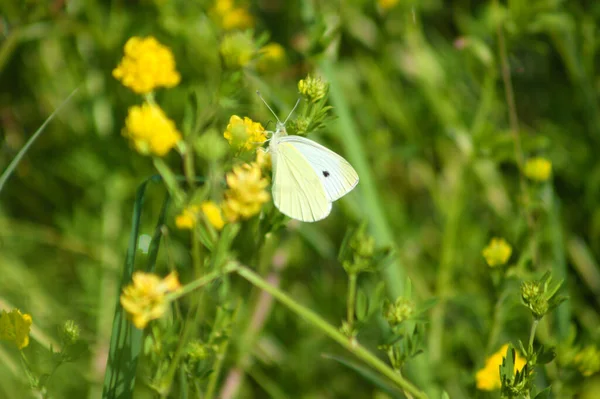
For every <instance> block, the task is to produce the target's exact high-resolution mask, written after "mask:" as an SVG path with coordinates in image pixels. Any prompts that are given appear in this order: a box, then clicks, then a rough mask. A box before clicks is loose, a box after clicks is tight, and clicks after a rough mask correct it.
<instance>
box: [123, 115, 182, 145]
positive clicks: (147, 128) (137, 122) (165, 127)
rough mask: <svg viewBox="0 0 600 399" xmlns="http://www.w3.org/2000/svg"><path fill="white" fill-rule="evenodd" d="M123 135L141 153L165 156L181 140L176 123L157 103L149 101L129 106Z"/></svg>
mask: <svg viewBox="0 0 600 399" xmlns="http://www.w3.org/2000/svg"><path fill="white" fill-rule="evenodd" d="M123 136H125V137H126V138H128V139H129V140H130V141H131V144H132V145H133V147H134V148H135V149H136V150H137V151H138V152H139V153H141V154H144V155H148V154H153V155H158V156H163V155H165V154H167V153H168V152H169V151H170V150H171V149H172V148H173V147H175V145H177V143H178V142H179V141H180V140H181V134H180V133H179V131H178V130H177V128H176V127H175V123H174V122H173V121H172V120H170V119H169V118H168V117H167V115H165V113H164V112H163V110H162V109H160V107H159V106H157V105H151V104H148V103H145V104H142V106H137V105H136V106H133V107H131V108H129V113H128V115H127V119H126V120H125V130H124V131H123Z"/></svg>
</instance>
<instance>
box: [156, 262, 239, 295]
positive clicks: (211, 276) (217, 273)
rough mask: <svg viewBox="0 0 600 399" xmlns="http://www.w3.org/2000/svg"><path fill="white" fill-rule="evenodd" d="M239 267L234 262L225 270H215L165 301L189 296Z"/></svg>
mask: <svg viewBox="0 0 600 399" xmlns="http://www.w3.org/2000/svg"><path fill="white" fill-rule="evenodd" d="M238 267H239V266H238V265H237V264H236V263H233V262H232V263H228V264H227V265H225V267H223V269H221V270H215V271H214V272H211V273H208V274H206V275H204V276H203V277H200V278H198V279H196V280H194V281H192V282H191V283H188V284H186V285H184V286H183V287H181V289H179V290H178V291H176V292H173V293H171V294H168V295H166V296H165V301H167V302H170V301H175V300H177V299H179V298H181V297H182V296H184V295H187V294H189V293H190V292H192V291H194V290H196V289H198V288H200V287H202V286H204V285H206V284H208V283H210V282H212V281H214V280H216V279H218V278H219V277H222V276H224V275H226V274H229V273H232V272H234V271H236V270H237V268H238Z"/></svg>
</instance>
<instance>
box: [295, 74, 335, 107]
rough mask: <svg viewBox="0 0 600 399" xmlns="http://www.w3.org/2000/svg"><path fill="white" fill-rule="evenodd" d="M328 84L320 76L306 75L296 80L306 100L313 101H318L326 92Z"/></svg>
mask: <svg viewBox="0 0 600 399" xmlns="http://www.w3.org/2000/svg"><path fill="white" fill-rule="evenodd" d="M328 89H329V86H328V85H327V83H325V82H323V81H322V80H321V78H315V77H314V76H311V75H308V76H307V77H306V78H305V79H302V80H301V81H299V82H298V90H299V91H300V94H302V95H303V96H304V98H306V99H307V100H308V101H311V102H313V103H315V102H317V101H319V100H320V99H322V98H323V97H325V95H326V94H327V91H328Z"/></svg>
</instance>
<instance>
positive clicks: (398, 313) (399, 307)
mask: <svg viewBox="0 0 600 399" xmlns="http://www.w3.org/2000/svg"><path fill="white" fill-rule="evenodd" d="M414 313H415V303H414V302H413V301H411V300H410V299H408V298H404V297H398V298H397V299H396V302H394V303H390V304H388V305H387V306H386V307H385V309H384V311H383V317H385V319H386V320H387V321H388V323H389V324H390V325H391V326H392V327H393V326H397V325H399V324H400V323H402V322H403V321H405V320H408V319H410V318H411V317H412V316H413V315H414Z"/></svg>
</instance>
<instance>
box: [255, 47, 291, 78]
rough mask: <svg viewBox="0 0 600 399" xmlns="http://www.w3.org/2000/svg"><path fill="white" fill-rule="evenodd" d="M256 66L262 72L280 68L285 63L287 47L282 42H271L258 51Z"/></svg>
mask: <svg viewBox="0 0 600 399" xmlns="http://www.w3.org/2000/svg"><path fill="white" fill-rule="evenodd" d="M258 55H259V59H258V62H257V63H256V68H257V69H258V70H259V71H261V72H269V71H274V70H277V69H279V68H280V67H281V66H283V64H284V63H285V49H284V48H283V46H281V44H278V43H269V44H267V45H265V46H264V47H263V48H261V49H260V50H259V51H258Z"/></svg>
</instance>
